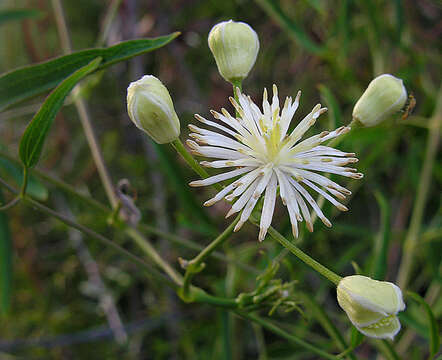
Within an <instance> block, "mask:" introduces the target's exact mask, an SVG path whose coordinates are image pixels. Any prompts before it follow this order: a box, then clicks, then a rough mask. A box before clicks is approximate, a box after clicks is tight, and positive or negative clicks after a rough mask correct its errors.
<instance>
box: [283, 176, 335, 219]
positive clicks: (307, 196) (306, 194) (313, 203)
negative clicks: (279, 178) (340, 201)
mask: <svg viewBox="0 0 442 360" xmlns="http://www.w3.org/2000/svg"><path fill="white" fill-rule="evenodd" d="M289 181H290V183H291V184H292V185H293V186H294V187H295V188H296V190H298V191H299V192H300V193H301V194H302V196H304V198H305V199H306V200H307V202H308V203H309V204H310V206H311V207H312V208H313V210H314V211H315V212H316V214H317V215H318V217H319V218H320V219H321V220H322V222H323V223H324V225H325V226H328V227H331V226H332V224H331V222H330V220H328V219H327V218H326V217H325V215H324V213H323V212H322V210H321V208H320V207H319V206H318V204H317V203H316V201H315V200H314V199H313V198H312V196H311V195H310V194H309V192H308V191H307V190H305V189H304V188H303V187H302V185H300V184H299V183H298V182H296V181H295V180H293V179H289Z"/></svg>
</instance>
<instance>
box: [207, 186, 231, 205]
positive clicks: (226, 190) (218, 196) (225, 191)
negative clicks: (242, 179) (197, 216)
mask: <svg viewBox="0 0 442 360" xmlns="http://www.w3.org/2000/svg"><path fill="white" fill-rule="evenodd" d="M233 189H234V186H233V184H230V185H228V186H226V187H225V188H224V189H222V190H221V191H220V192H219V193H217V194H216V195H215V196H214V197H213V198H212V199H210V200H207V201H206V202H205V203H204V206H212V205H213V204H215V203H217V202H218V201H220V200H221V199H222V198H223V197H224V196H226V195H227V194H228V193H229V192H231V191H232V190H233Z"/></svg>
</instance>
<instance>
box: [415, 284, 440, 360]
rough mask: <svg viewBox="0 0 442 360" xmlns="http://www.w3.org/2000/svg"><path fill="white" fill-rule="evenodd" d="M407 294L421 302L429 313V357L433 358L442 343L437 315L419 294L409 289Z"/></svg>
mask: <svg viewBox="0 0 442 360" xmlns="http://www.w3.org/2000/svg"><path fill="white" fill-rule="evenodd" d="M407 295H408V296H410V297H411V298H413V299H414V300H416V301H417V302H418V303H419V304H421V305H422V306H423V307H424V309H425V312H426V314H427V321H428V327H429V329H430V334H429V335H430V356H429V357H428V359H432V358H433V357H434V356H435V355H436V353H437V352H438V351H439V344H440V338H439V329H438V326H437V321H436V317H435V316H434V314H433V311H432V310H431V307H430V305H428V304H427V302H426V301H425V300H424V299H423V298H422V297H421V296H420V295H419V294H416V293H414V292H411V291H407Z"/></svg>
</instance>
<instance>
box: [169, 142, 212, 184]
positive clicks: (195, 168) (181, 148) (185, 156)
mask: <svg viewBox="0 0 442 360" xmlns="http://www.w3.org/2000/svg"><path fill="white" fill-rule="evenodd" d="M172 146H173V147H174V148H175V150H176V151H177V152H178V154H180V155H181V157H182V158H183V159H184V161H185V162H186V163H187V164H188V165H189V166H190V167H191V168H192V170H193V171H195V172H196V173H197V174H198V175H199V176H201V177H202V178H203V179H205V178H208V177H209V174H208V173H207V171H206V170H205V169H203V168H202V167H201V165H200V164H199V163H198V161H196V160H195V159H194V158H193V156H192V155H190V153H189V152H188V151H187V150H186V148H185V147H184V144H183V143H182V142H181V140H180V139H179V138H178V139H176V140H174V141H173V142H172Z"/></svg>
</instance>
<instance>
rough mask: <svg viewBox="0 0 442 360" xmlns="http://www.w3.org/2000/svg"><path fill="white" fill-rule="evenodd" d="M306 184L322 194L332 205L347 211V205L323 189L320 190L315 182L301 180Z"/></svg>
mask: <svg viewBox="0 0 442 360" xmlns="http://www.w3.org/2000/svg"><path fill="white" fill-rule="evenodd" d="M302 182H303V183H304V184H306V185H307V186H309V187H311V188H312V189H313V190H315V191H316V192H317V193H318V194H320V195H322V196H323V197H324V198H326V199H327V200H328V201H330V202H331V203H332V204H333V205H334V206H336V207H337V208H338V209H339V210H341V211H347V210H348V209H347V207H346V206H344V205H342V204H341V203H340V202H338V201H336V200H335V199H334V198H333V197H331V196H330V195H329V194H327V193H326V192H325V191H324V190H321V189H320V188H318V187H317V186H316V185H315V184H313V183H312V182H310V181H308V180H303V181H302Z"/></svg>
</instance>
